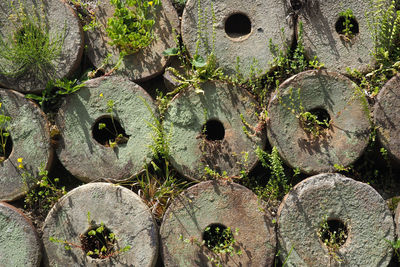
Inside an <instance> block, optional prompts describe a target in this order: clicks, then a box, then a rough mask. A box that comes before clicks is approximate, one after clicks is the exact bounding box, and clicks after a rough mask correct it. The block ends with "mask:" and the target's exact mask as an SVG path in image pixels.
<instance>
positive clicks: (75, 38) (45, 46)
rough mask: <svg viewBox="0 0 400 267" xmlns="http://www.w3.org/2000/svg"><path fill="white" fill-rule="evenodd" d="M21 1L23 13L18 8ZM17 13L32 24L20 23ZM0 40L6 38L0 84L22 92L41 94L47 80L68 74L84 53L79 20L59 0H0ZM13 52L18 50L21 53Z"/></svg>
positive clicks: (76, 65)
mask: <svg viewBox="0 0 400 267" xmlns="http://www.w3.org/2000/svg"><path fill="white" fill-rule="evenodd" d="M11 2H13V3H14V5H15V6H14V7H13V6H11V5H10V3H11ZM19 2H21V4H22V5H21V6H22V8H23V9H22V10H23V13H21V11H18V10H20V9H19V7H20V6H19ZM24 14H25V15H24ZM16 15H19V16H20V17H27V18H29V20H30V21H33V24H32V23H31V24H28V26H27V23H25V24H24V23H21V20H20V19H18V18H17V16H16ZM43 18H44V19H43ZM24 36H25V37H24ZM48 38H49V39H48ZM0 40H3V41H5V47H3V45H0V50H1V51H2V52H0V84H1V85H2V86H4V87H6V88H12V89H15V90H17V91H22V92H29V93H38V92H40V91H43V90H44V89H45V88H46V84H47V82H48V81H50V80H55V79H60V78H64V77H67V76H68V75H70V74H71V73H72V72H73V71H75V69H76V68H77V67H78V66H79V63H80V61H81V57H82V53H83V32H82V29H81V26H80V22H79V19H78V17H77V16H76V15H75V13H74V11H73V10H72V8H71V7H70V6H69V5H68V4H67V3H65V1H60V0H40V1H34V0H24V1H8V0H4V1H1V2H0ZM24 50H27V51H24ZM13 51H19V53H20V54H19V56H15V55H13V54H12V53H13ZM21 51H24V52H23V53H22V54H21ZM34 51H37V53H34ZM38 51H41V52H38ZM56 51H57V52H56ZM52 54H53V55H52ZM27 62H29V63H27ZM28 64H31V66H30V67H28V68H27V69H26V71H23V72H22V73H19V72H20V71H21V69H24V68H25V67H26V66H27V65H28Z"/></svg>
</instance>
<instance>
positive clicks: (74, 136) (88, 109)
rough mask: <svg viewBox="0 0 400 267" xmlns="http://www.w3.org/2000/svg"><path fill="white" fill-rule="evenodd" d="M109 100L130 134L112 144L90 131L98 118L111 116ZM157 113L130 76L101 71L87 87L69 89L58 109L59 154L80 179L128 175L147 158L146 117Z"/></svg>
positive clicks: (149, 137)
mask: <svg viewBox="0 0 400 267" xmlns="http://www.w3.org/2000/svg"><path fill="white" fill-rule="evenodd" d="M101 94H102V96H100V95H101ZM110 100H112V101H113V103H114V104H113V108H112V112H111V113H112V115H113V119H114V120H115V121H119V123H120V124H121V126H122V128H123V129H124V130H125V133H126V134H127V135H128V136H129V139H128V140H127V142H126V143H122V144H118V145H117V146H115V147H114V148H111V147H107V146H104V145H102V144H100V143H99V142H97V141H96V140H95V139H94V137H93V129H94V128H95V127H96V126H95V125H96V121H97V120H98V119H101V118H105V117H107V116H110V112H108V111H107V109H109V107H108V104H107V103H108V101H110ZM157 117H158V115H157V111H156V107H155V105H154V103H153V100H152V98H151V97H150V96H149V95H148V94H147V93H146V92H145V91H144V90H143V89H142V88H141V87H140V86H138V85H136V84H135V83H133V82H131V81H129V80H128V79H126V78H123V77H117V76H114V77H110V76H109V77H106V76H105V77H101V78H97V79H93V80H90V81H88V82H86V87H85V88H82V89H81V90H79V91H78V92H77V93H75V94H72V95H69V96H68V97H67V98H66V101H65V103H64V104H63V105H62V106H61V108H60V110H59V113H58V116H57V119H56V122H57V125H58V127H59V128H60V131H61V134H62V137H63V138H62V142H61V144H60V145H59V147H58V149H57V153H58V156H59V159H60V161H61V163H62V164H63V165H64V166H65V168H66V169H67V170H68V171H69V172H71V174H72V175H74V176H75V177H77V178H79V179H80V180H82V181H84V182H89V181H96V180H102V179H104V180H113V181H114V180H115V181H118V180H124V179H128V178H129V177H131V176H132V175H136V174H138V173H140V172H141V171H143V166H144V164H147V163H149V162H150V160H151V156H152V151H151V148H150V147H149V146H150V145H151V144H152V143H153V139H152V134H153V129H152V127H151V126H149V123H153V122H154V119H156V118H157ZM108 127H110V125H108ZM110 128H112V127H110Z"/></svg>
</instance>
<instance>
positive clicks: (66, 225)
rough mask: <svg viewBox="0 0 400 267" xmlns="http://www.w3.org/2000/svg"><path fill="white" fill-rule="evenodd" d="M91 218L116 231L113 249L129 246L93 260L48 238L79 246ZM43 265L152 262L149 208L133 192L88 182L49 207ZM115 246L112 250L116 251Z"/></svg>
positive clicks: (153, 228) (147, 266)
mask: <svg viewBox="0 0 400 267" xmlns="http://www.w3.org/2000/svg"><path fill="white" fill-rule="evenodd" d="M88 212H89V213H90V219H91V221H92V222H94V223H95V224H96V225H100V224H101V223H104V226H105V227H106V228H108V229H109V230H110V231H111V232H112V233H114V234H115V238H116V240H117V244H116V249H122V248H124V247H125V246H128V245H129V246H131V248H130V249H129V250H128V251H126V252H122V253H117V254H116V255H114V256H112V257H109V258H106V259H94V258H91V257H90V256H87V255H86V253H85V252H84V251H83V250H82V249H80V248H77V247H71V250H66V249H65V248H64V244H60V243H55V242H52V241H50V240H49V239H50V237H53V238H56V239H60V240H64V241H68V242H70V243H73V244H76V245H81V242H80V238H79V237H80V235H81V234H85V232H86V231H87V230H88V229H89V226H90V225H89V223H88ZM42 239H43V244H44V249H45V251H44V252H45V253H44V263H45V265H46V266H143V267H152V266H154V265H155V263H156V260H157V254H158V231H157V225H156V223H155V221H154V219H153V216H152V214H151V212H150V210H149V208H148V207H147V206H146V204H144V202H143V201H142V199H141V198H140V197H139V196H138V195H136V194H135V193H133V192H132V191H130V190H128V189H126V188H124V187H122V186H116V185H113V184H108V183H90V184H87V185H83V186H80V187H78V188H75V189H73V190H72V191H70V192H68V194H67V195H65V196H63V197H62V198H61V199H60V200H59V201H58V202H57V203H56V204H55V205H54V206H53V208H52V209H51V210H50V212H49V214H48V215H47V217H46V220H45V222H44V225H43V237H42ZM116 249H115V250H116Z"/></svg>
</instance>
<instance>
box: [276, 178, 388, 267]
mask: <svg viewBox="0 0 400 267" xmlns="http://www.w3.org/2000/svg"><path fill="white" fill-rule="evenodd" d="M277 221H278V247H279V251H281V252H282V253H281V254H280V257H281V259H282V260H285V261H286V263H287V266H336V265H335V264H337V265H340V266H387V265H388V263H389V262H390V260H391V256H392V253H393V249H392V247H391V245H390V244H389V242H388V241H393V240H394V224H393V218H392V215H391V212H390V210H389V208H388V207H387V205H386V203H385V201H384V200H383V198H382V197H381V196H380V195H379V194H378V193H377V192H376V191H375V190H374V189H373V188H372V187H371V186H369V185H367V184H365V183H361V182H357V181H355V180H353V179H350V178H347V177H345V176H343V175H340V174H332V173H331V174H320V175H315V176H312V177H310V178H308V179H305V180H304V181H302V182H300V183H299V184H297V185H296V186H295V187H294V188H293V189H292V190H291V191H290V192H289V194H287V195H286V196H285V198H284V199H283V201H282V203H281V205H280V207H279V209H278V219H277ZM324 225H325V226H324ZM335 225H336V226H335ZM338 225H342V227H341V228H339V227H337V226H338ZM327 228H328V229H329V231H330V233H331V235H330V236H331V237H329V235H328V237H326V236H325V237H324V235H323V234H321V233H323V232H321V230H322V229H325V230H328V229H327ZM334 229H337V232H336V233H334V232H333V231H334ZM339 229H342V230H343V231H344V233H345V235H344V236H342V237H344V238H343V239H341V238H338V236H339V235H340V233H342V231H341V230H339ZM325 233H326V232H325ZM333 235H335V237H333ZM322 237H324V238H322ZM325 238H326V239H327V240H334V241H333V242H331V244H334V243H335V242H337V243H336V245H337V247H336V249H333V246H327V245H326V244H327V241H326V239H325ZM324 240H325V241H324ZM339 240H342V241H343V242H342V243H339ZM328 243H329V242H328ZM289 254H290V255H289Z"/></svg>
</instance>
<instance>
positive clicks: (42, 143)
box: [0, 89, 53, 201]
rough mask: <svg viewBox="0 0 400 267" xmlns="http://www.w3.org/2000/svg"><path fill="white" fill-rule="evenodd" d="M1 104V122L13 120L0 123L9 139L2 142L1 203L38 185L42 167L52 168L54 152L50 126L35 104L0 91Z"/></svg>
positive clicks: (15, 94)
mask: <svg viewBox="0 0 400 267" xmlns="http://www.w3.org/2000/svg"><path fill="white" fill-rule="evenodd" d="M0 103H1V104H0V114H1V115H0V116H1V119H0V121H1V120H3V118H4V117H3V115H4V116H6V117H9V118H10V119H9V121H8V122H7V121H4V123H1V122H0V128H1V129H2V131H3V133H5V132H8V133H9V135H10V136H9V137H7V138H5V137H4V136H3V138H2V139H1V138H0V140H3V141H0V144H1V147H0V151H1V152H0V153H1V160H2V162H1V163H0V200H3V201H12V200H15V199H17V198H19V197H21V196H23V195H24V194H25V193H26V191H28V189H29V188H31V187H33V186H35V185H36V178H37V177H38V172H39V170H38V169H39V168H40V167H43V168H44V169H49V168H50V166H51V162H52V160H53V149H52V147H51V144H50V131H49V123H48V121H47V119H46V116H45V114H44V113H43V112H42V111H41V109H40V108H39V107H38V106H37V105H36V104H34V103H33V102H32V101H30V100H28V99H26V98H25V97H24V95H22V94H20V93H18V92H15V91H12V90H8V89H0ZM3 112H4V113H3ZM3 144H4V145H5V149H4V150H3V148H2V145H3ZM3 152H5V153H3Z"/></svg>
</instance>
